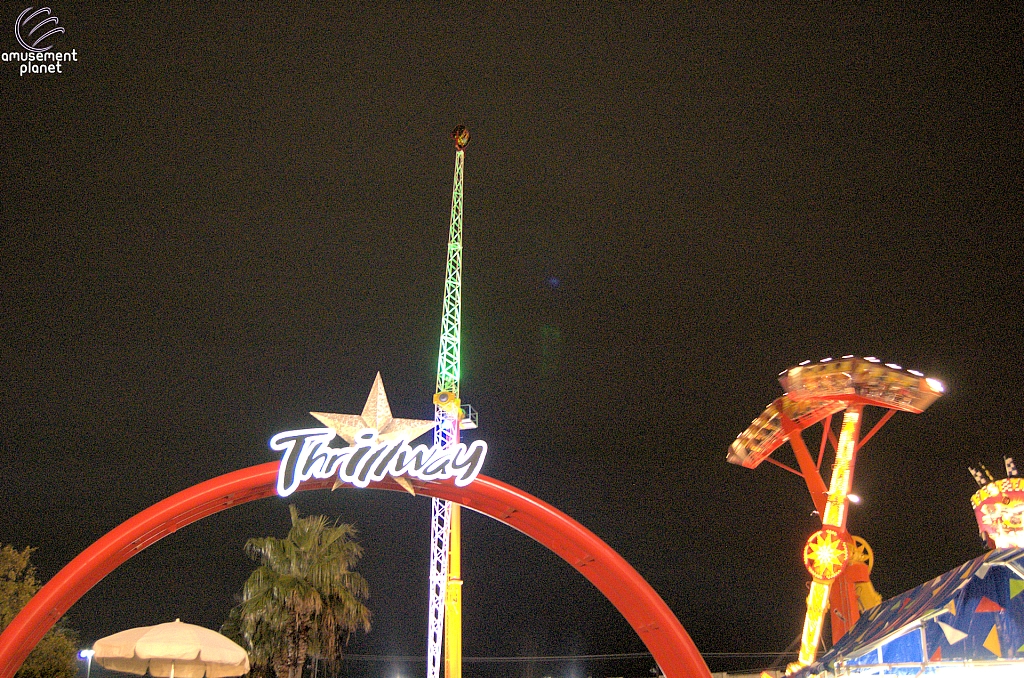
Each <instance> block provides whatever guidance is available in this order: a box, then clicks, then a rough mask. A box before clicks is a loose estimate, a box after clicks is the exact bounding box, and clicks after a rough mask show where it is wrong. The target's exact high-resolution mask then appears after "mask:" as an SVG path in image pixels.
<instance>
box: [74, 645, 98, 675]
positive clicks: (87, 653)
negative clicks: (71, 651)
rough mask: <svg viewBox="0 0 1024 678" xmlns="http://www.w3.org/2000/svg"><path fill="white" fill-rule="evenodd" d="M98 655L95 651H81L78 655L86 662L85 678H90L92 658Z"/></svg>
mask: <svg viewBox="0 0 1024 678" xmlns="http://www.w3.org/2000/svg"><path fill="white" fill-rule="evenodd" d="M94 654H96V651H95V650H81V651H80V652H79V653H78V656H79V658H81V659H84V660H85V678H89V673H90V672H91V671H92V656H93V655H94Z"/></svg>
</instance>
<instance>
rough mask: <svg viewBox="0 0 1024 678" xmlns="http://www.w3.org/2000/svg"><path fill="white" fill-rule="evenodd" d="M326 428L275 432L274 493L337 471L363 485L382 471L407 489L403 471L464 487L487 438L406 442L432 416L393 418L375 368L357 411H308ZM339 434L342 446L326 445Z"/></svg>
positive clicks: (473, 474)
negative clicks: (278, 457)
mask: <svg viewBox="0 0 1024 678" xmlns="http://www.w3.org/2000/svg"><path fill="white" fill-rule="evenodd" d="M310 414H312V415H313V416H314V417H316V418H317V419H319V420H320V423H322V424H324V425H326V426H327V428H305V429H300V430H296V431H285V432H284V433H278V434H277V435H275V436H274V437H273V438H271V439H270V449H272V450H275V451H277V452H281V453H282V456H281V466H280V469H279V470H278V474H277V493H278V494H279V495H281V496H282V497H287V496H288V495H290V494H291V493H292V492H294V491H295V490H296V489H297V488H298V487H299V485H300V484H302V483H303V482H305V481H307V480H309V479H310V478H316V479H318V480H326V479H328V478H331V477H337V479H338V482H339V483H351V484H353V485H355V486H357V487H366V486H367V485H369V484H370V483H371V482H375V481H378V480H383V478H384V476H391V477H393V478H395V479H396V480H397V481H398V483H399V484H400V485H402V487H405V488H406V489H407V490H409V491H410V492H411V491H412V489H411V487H412V486H411V485H409V483H408V480H406V476H408V477H412V478H417V479H419V480H446V479H448V478H454V479H455V484H456V485H458V486H459V487H465V486H466V485H469V484H470V483H471V482H473V479H474V478H476V477H477V476H478V475H479V474H480V467H482V466H483V464H484V458H485V457H486V456H487V443H485V442H484V441H482V440H477V441H475V442H473V443H470V444H469V445H468V446H467V445H465V444H464V443H458V444H456V445H449V446H447V447H443V446H442V445H439V444H435V445H433V446H430V447H428V446H427V445H423V444H420V445H416V446H413V445H410V441H412V440H415V439H417V438H419V437H420V436H421V435H423V434H424V433H426V432H427V431H429V430H430V429H432V428H434V420H433V419H422V420H420V419H397V418H395V417H394V416H392V414H391V405H389V404H388V395H387V393H385V391H384V382H383V381H382V380H381V378H380V373H379V372H378V373H377V378H376V379H374V380H373V387H372V388H370V394H369V395H368V396H367V397H366V405H365V406H364V407H363V413H362V414H329V413H327V412H310ZM335 436H338V437H340V438H341V439H343V440H344V441H345V442H347V443H348V446H347V447H331V446H330V443H331V441H332V440H334V437H335Z"/></svg>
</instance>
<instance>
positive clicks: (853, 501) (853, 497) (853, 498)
mask: <svg viewBox="0 0 1024 678" xmlns="http://www.w3.org/2000/svg"><path fill="white" fill-rule="evenodd" d="M846 496H847V499H849V500H850V503H851V504H859V503H860V495H859V494H848V495H846Z"/></svg>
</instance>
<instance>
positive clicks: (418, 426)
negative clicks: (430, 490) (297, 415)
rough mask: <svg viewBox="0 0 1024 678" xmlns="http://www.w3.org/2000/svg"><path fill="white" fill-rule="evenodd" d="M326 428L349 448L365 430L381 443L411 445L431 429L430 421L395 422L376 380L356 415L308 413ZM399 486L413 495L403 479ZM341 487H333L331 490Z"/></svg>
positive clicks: (410, 420)
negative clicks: (342, 439)
mask: <svg viewBox="0 0 1024 678" xmlns="http://www.w3.org/2000/svg"><path fill="white" fill-rule="evenodd" d="M310 414H311V415H313V416H314V417H316V418H317V419H318V420H319V421H320V422H321V423H323V424H324V425H325V426H326V427H327V428H330V429H332V430H333V431H334V432H335V433H336V434H338V435H339V436H341V437H342V438H344V439H345V442H347V443H348V444H349V445H351V444H352V443H354V442H355V439H356V434H357V433H358V432H359V431H361V430H363V429H367V428H372V429H375V430H376V431H377V439H378V440H380V441H381V442H394V441H396V440H398V439H399V438H404V439H405V440H408V441H412V440H415V439H416V438H419V437H420V436H421V435H423V434H424V433H426V432H427V431H429V430H431V429H433V428H434V420H433V419H430V420H427V419H396V418H395V417H393V416H392V415H391V406H390V405H389V404H388V395H387V393H385V392H384V382H383V381H382V380H381V378H380V372H378V373H377V378H376V379H374V380H373V387H372V388H371V389H370V395H368V396H367V397H366V405H365V406H363V413H362V414H361V415H360V414H331V413H328V412H310ZM395 480H396V481H397V482H398V484H399V485H401V486H402V487H404V488H405V489H406V490H407V491H408V492H410V493H412V494H415V492H413V490H412V484H411V483H409V481H408V479H406V478H395ZM339 485H341V483H340V482H336V483H335V484H334V487H335V489H336V488H337V487H339Z"/></svg>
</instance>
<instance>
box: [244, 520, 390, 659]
mask: <svg viewBox="0 0 1024 678" xmlns="http://www.w3.org/2000/svg"><path fill="white" fill-rule="evenodd" d="M289 509H290V511H291V517H292V527H291V529H290V530H289V531H288V536H287V537H285V538H284V539H277V538H276V537H262V538H252V539H250V540H249V541H247V542H246V543H245V551H246V553H247V554H249V556H250V557H251V558H252V559H253V560H255V561H257V562H259V563H260V566H259V567H258V568H256V570H255V571H254V572H253V573H252V574H251V575H250V576H249V579H248V580H247V581H246V582H245V586H244V588H243V590H242V603H241V604H240V605H239V607H238V619H239V623H238V625H239V628H240V630H241V632H242V635H243V636H244V637H245V640H246V641H247V644H248V645H249V646H250V648H251V649H252V650H253V654H254V660H257V659H262V660H263V662H264V665H266V664H267V663H269V664H270V665H271V666H273V668H274V673H276V674H277V678H301V676H302V667H303V666H304V665H305V663H306V658H307V657H309V656H310V655H311V654H312V655H314V656H317V657H321V658H323V659H326V660H327V661H328V662H329V663H332V664H336V663H337V662H338V661H340V660H341V656H342V645H343V644H344V642H345V641H346V640H347V639H348V637H349V635H351V633H352V632H354V631H357V630H359V629H362V630H363V631H369V630H370V610H369V609H368V608H367V607H366V605H364V604H363V601H364V600H366V599H367V598H368V597H369V592H368V587H367V584H366V580H365V579H363V577H362V575H360V574H359V573H357V572H353V571H352V568H353V567H355V565H356V563H357V562H358V561H359V558H360V557H361V556H362V555H363V549H362V547H360V546H359V544H358V543H356V542H355V541H354V540H353V538H354V537H355V534H356V530H355V528H354V527H353V526H352V525H348V524H345V523H339V522H334V523H333V524H332V523H330V522H329V520H328V518H327V517H326V516H307V517H305V518H300V517H299V512H298V509H296V508H295V506H290V507H289Z"/></svg>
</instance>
